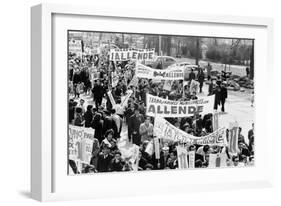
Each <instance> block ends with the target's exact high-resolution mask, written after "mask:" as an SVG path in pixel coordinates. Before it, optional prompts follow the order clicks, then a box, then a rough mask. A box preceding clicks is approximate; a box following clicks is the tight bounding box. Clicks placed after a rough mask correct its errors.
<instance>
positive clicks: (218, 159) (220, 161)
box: [208, 153, 227, 168]
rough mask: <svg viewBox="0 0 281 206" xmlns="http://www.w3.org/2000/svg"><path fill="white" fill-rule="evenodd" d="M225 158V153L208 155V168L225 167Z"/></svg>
mask: <svg viewBox="0 0 281 206" xmlns="http://www.w3.org/2000/svg"><path fill="white" fill-rule="evenodd" d="M226 160H227V156H226V153H219V154H210V155H209V165H208V167H209V168H216V167H226V166H227V164H226Z"/></svg>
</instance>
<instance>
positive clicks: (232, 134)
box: [228, 122, 239, 154]
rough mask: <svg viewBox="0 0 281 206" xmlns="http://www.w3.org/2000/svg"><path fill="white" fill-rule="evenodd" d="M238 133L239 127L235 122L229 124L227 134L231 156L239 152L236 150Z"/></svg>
mask: <svg viewBox="0 0 281 206" xmlns="http://www.w3.org/2000/svg"><path fill="white" fill-rule="evenodd" d="M238 131H239V126H238V123H237V122H231V123H230V124H229V132H228V138H229V143H228V147H229V152H230V153H232V154H237V153H238V152H239V148H238V135H239V134H238Z"/></svg>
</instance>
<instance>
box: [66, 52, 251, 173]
mask: <svg viewBox="0 0 281 206" xmlns="http://www.w3.org/2000/svg"><path fill="white" fill-rule="evenodd" d="M134 68H135V63H134V62H130V61H122V62H116V63H114V62H111V61H109V60H108V59H107V58H106V56H104V55H103V56H102V55H86V56H82V57H81V56H77V55H75V54H69V106H68V109H69V112H68V117H69V118H68V121H69V124H70V125H74V126H78V127H86V128H93V129H94V130H95V133H94V141H93V142H94V143H93V149H92V158H91V161H90V163H89V164H87V165H84V167H83V168H82V169H78V168H77V165H76V164H75V162H74V161H73V160H71V159H69V165H70V167H71V168H72V170H73V172H74V173H76V174H77V173H92V172H114V171H132V170H134V168H133V163H132V162H131V161H130V160H129V159H128V158H125V157H123V156H122V152H121V151H120V148H119V142H120V141H126V142H129V143H130V144H134V145H137V146H139V151H138V158H137V162H138V164H137V170H159V169H177V168H178V158H177V149H176V147H177V146H178V145H179V144H182V143H179V142H173V141H165V140H161V141H160V158H156V156H155V152H149V148H148V147H151V142H152V141H153V138H154V135H153V125H154V118H153V117H150V116H146V94H147V93H149V94H152V95H154V96H158V97H162V98H165V99H167V98H168V99H170V100H184V101H188V100H193V99H197V98H198V97H197V93H196V92H190V90H189V86H190V82H191V80H192V79H194V80H195V79H196V80H198V82H199V83H200V90H199V92H202V87H203V85H204V82H205V81H207V79H210V80H211V81H210V84H209V89H208V95H213V94H214V95H215V105H214V109H215V110H219V106H220V107H221V108H220V109H221V111H222V112H225V100H226V98H227V88H226V84H225V80H224V79H223V77H216V78H214V77H213V78H210V77H205V76H203V75H204V73H203V70H202V72H201V71H200V70H199V73H198V75H197V76H196V75H194V74H193V71H192V72H191V75H189V81H188V84H187V85H185V86H184V82H183V80H177V81H173V82H172V85H171V89H170V90H169V91H168V90H165V89H164V81H154V80H152V79H142V78H139V79H138V81H137V83H136V84H130V83H131V80H132V79H133V77H134V75H135V74H134V71H135V69H134ZM93 71H94V72H95V75H97V76H95V77H96V78H94V77H93V76H94V75H93ZM113 72H114V73H116V74H117V76H118V78H119V80H118V83H117V85H116V86H115V87H112V73H113ZM128 90H131V91H132V95H131V96H130V98H129V100H128V102H127V103H126V104H125V105H123V104H122V97H123V96H125V95H126V94H127V92H128ZM109 91H110V92H111V94H112V96H113V98H114V100H115V102H116V104H115V105H112V103H111V100H110V97H109V95H108V92H109ZM85 98H91V100H90V101H89V100H87V101H85ZM165 119H166V120H167V121H168V122H170V123H171V124H173V125H174V126H175V127H177V128H179V129H181V130H183V131H184V132H186V133H188V134H191V135H194V136H205V135H207V134H210V133H212V132H213V114H211V113H210V114H206V115H201V114H195V115H194V116H191V117H185V118H165ZM241 131H242V128H239V138H238V147H239V153H238V154H230V153H229V151H228V147H227V146H209V145H187V144H183V145H182V146H184V147H185V148H186V149H187V151H195V168H206V167H208V163H209V162H208V161H209V158H208V157H209V154H219V153H221V152H225V153H226V154H227V165H228V166H239V165H241V166H242V165H244V166H245V165H249V164H252V163H253V162H254V124H253V125H252V129H251V130H249V132H248V134H249V135H248V137H247V138H248V140H247V141H246V140H245V137H244V136H243V135H242V133H241ZM226 134H227V135H226V136H227V138H228V130H227V131H226Z"/></svg>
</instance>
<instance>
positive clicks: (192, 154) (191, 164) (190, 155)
mask: <svg viewBox="0 0 281 206" xmlns="http://www.w3.org/2000/svg"><path fill="white" fill-rule="evenodd" d="M188 164H189V168H191V169H193V168H195V151H189V152H188Z"/></svg>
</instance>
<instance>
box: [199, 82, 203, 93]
mask: <svg viewBox="0 0 281 206" xmlns="http://www.w3.org/2000/svg"><path fill="white" fill-rule="evenodd" d="M202 87H203V82H200V85H199V88H200V93H202Z"/></svg>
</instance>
